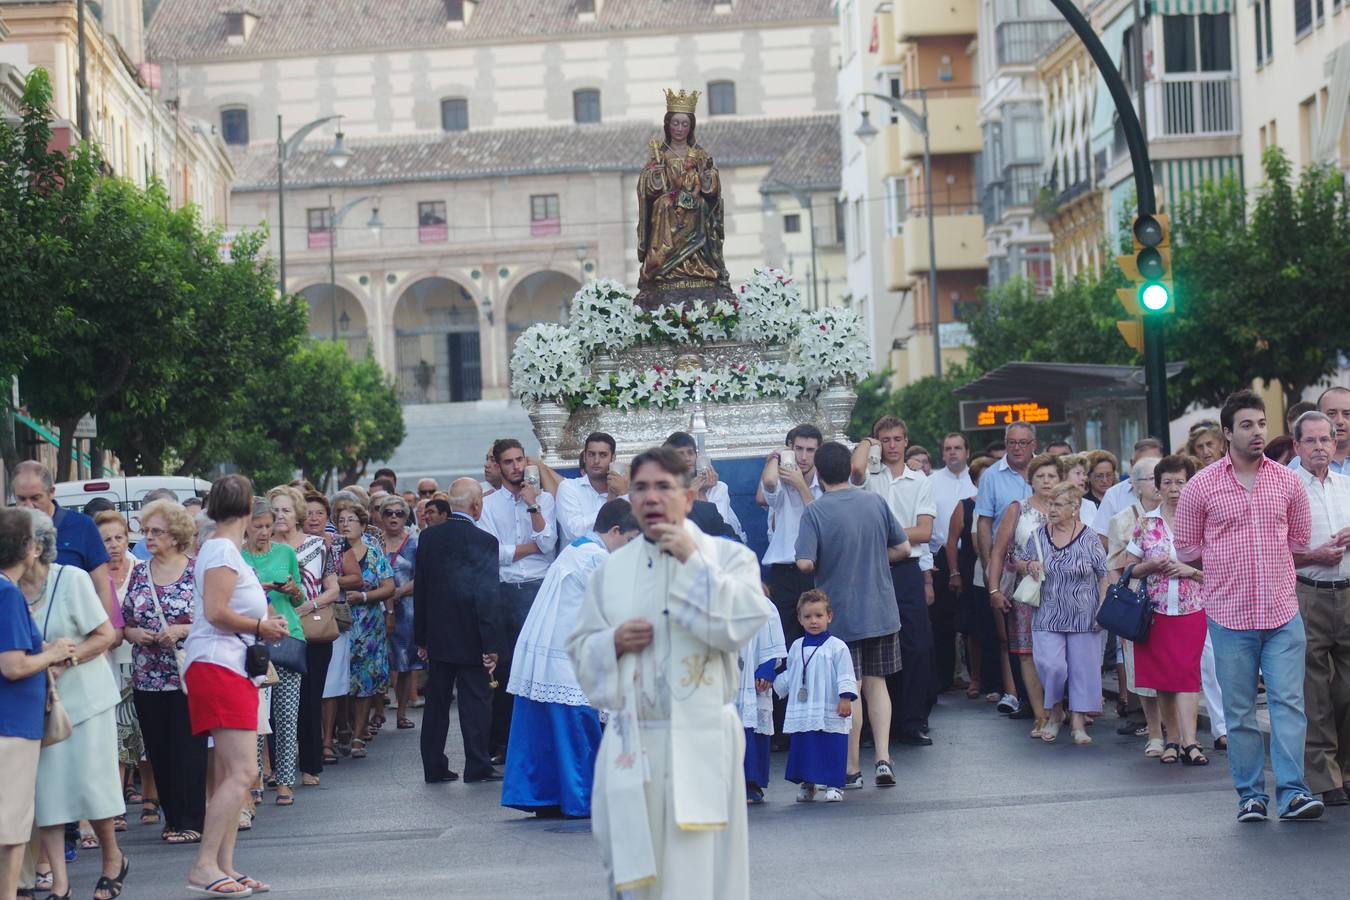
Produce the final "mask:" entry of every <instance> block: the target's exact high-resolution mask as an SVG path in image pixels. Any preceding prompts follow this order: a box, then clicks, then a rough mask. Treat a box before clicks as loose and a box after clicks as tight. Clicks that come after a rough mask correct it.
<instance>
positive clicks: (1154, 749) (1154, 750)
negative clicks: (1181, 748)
mask: <svg viewBox="0 0 1350 900" xmlns="http://www.w3.org/2000/svg"><path fill="white" fill-rule="evenodd" d="M1164 746H1165V745H1164V744H1163V742H1162V738H1149V742H1148V743H1147V744H1145V745H1144V755H1145V756H1147V757H1149V758H1150V759H1157V758H1158V757H1159V756H1162V752H1163V747H1164Z"/></svg>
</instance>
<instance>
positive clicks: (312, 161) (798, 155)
mask: <svg viewBox="0 0 1350 900" xmlns="http://www.w3.org/2000/svg"><path fill="white" fill-rule="evenodd" d="M659 134H660V128H659V126H653V125H650V124H647V123H645V122H619V123H615V124H612V125H603V124H602V125H555V126H545V127H539V128H503V129H497V130H491V129H488V130H483V131H461V132H450V133H447V134H435V135H409V136H405V137H370V138H358V139H351V140H349V141H348V147H349V149H350V150H351V151H352V158H351V160H350V161H349V162H348V163H347V165H346V166H345V167H344V168H342V169H337V168H335V167H334V166H332V165H331V164H330V163H329V162H328V161H327V160H326V159H325V156H324V154H325V153H326V152H327V149H328V146H329V145H328V144H325V143H320V142H311V143H308V144H306V145H304V147H302V148H301V149H300V150H299V151H298V152H296V153H295V155H294V156H293V157H292V158H291V159H290V161H289V162H287V164H286V186H287V187H297V188H305V187H327V186H334V187H337V186H356V185H381V184H397V183H400V182H409V181H459V180H465V179H472V178H491V177H498V176H503V175H543V174H551V173H562V172H636V171H638V170H639V169H640V168H642V165H643V163H644V162H645V161H646V158H647V153H648V150H647V146H648V144H649V142H650V141H651V139H652V138H653V137H654V136H658V135H659ZM696 136H697V138H698V142H699V143H700V144H701V145H702V146H703V147H704V148H705V149H706V150H707V151H708V153H709V154H711V155H712V157H713V160H714V161H715V162H716V163H717V165H718V166H721V167H724V168H731V167H735V166H748V165H761V166H763V165H767V166H770V167H771V168H770V172H771V173H772V174H771V177H772V178H774V179H776V180H779V181H787V182H788V183H789V184H791V185H792V186H794V187H796V186H800V187H811V188H815V189H831V188H835V187H838V185H839V117H838V116H837V115H834V114H833V113H828V114H818V115H810V116H794V117H791V118H753V119H734V118H717V119H711V120H709V121H707V122H706V123H705V122H700V123H699V124H698V130H697V135H696ZM235 167H236V170H237V173H238V174H237V176H236V179H235V183H234V188H233V189H234V190H235V191H238V192H252V191H271V190H275V189H276V167H277V158H276V151H275V150H274V149H273V148H271V147H266V146H255V147H253V148H250V149H249V150H247V151H245V152H244V153H241V154H240V155H239V156H238V157H237V158H236V159H235ZM765 189H766V190H773V189H774V188H773V187H772V186H769V185H767V184H766V187H765Z"/></svg>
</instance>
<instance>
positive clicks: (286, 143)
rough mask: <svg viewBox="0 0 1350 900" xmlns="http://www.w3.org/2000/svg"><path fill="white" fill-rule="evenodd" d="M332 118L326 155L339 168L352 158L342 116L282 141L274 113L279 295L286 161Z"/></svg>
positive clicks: (282, 275)
mask: <svg viewBox="0 0 1350 900" xmlns="http://www.w3.org/2000/svg"><path fill="white" fill-rule="evenodd" d="M334 119H336V120H338V123H339V128H338V132H337V136H336V137H335V139H334V141H333V146H332V148H330V149H329V151H328V154H327V156H328V160H329V162H331V163H332V164H333V165H334V166H336V167H337V168H339V169H341V168H342V167H344V166H345V165H347V161H348V160H349V159H351V158H352V155H351V153H350V152H348V150H347V142H346V140H345V139H344V136H343V134H342V129H341V121H342V116H324V117H323V118H321V119H315V120H314V121H313V122H310V123H309V124H308V125H306V126H304V127H303V128H301V129H300V130H299V131H297V132H296V133H295V134H293V135H291V136H290V137H289V138H284V137H282V134H283V132H282V126H281V114H280V113H278V114H277V267H278V270H279V271H278V273H277V274H278V275H280V278H281V293H283V294H285V293H286V160H288V159H290V157H291V154H292V153H294V152H295V151H296V148H298V147H299V146H300V144H301V142H303V141H304V139H305V138H307V137H309V134H310V132H311V131H313V130H314V129H316V128H319V127H320V126H322V125H326V124H327V123H329V122H332V121H333V120H334Z"/></svg>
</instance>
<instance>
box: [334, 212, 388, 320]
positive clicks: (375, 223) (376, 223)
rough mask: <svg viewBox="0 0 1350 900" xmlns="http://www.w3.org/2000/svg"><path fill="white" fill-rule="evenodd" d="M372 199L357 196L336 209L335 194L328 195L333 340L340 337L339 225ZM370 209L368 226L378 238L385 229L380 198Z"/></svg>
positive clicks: (344, 314)
mask: <svg viewBox="0 0 1350 900" xmlns="http://www.w3.org/2000/svg"><path fill="white" fill-rule="evenodd" d="M370 199H371V197H370V196H369V195H367V196H364V197H357V198H356V199H355V200H353V201H351V202H350V203H348V204H347V205H345V206H343V207H342V209H338V210H335V209H334V208H333V195H332V194H329V195H328V300H329V304H330V306H331V309H330V312H331V313H332V319H333V340H337V339H338V312H337V253H336V247H337V227H338V224H339V223H340V222H341V221H342V217H343V216H345V215H347V213H349V212H351V211H352V210H353V209H355V208H356V207H357V206H360V205H361V204H362V203H365V202H366V201H367V200H370ZM370 209H371V212H370V219H369V220H368V221H367V222H366V227H367V228H369V229H370V230H371V233H372V234H374V235H375V237H377V238H378V237H379V236H380V232H381V231H382V230H383V229H384V222H383V221H382V220H381V219H380V206H379V198H375V200H374V202H373V203H371V206H370ZM342 315H343V317H344V318H346V315H347V314H346V313H345V312H344V313H343V314H342Z"/></svg>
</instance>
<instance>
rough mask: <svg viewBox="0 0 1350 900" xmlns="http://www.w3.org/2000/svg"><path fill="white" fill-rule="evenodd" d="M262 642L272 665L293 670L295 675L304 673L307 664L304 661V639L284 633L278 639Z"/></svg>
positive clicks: (306, 669)
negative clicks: (282, 636)
mask: <svg viewBox="0 0 1350 900" xmlns="http://www.w3.org/2000/svg"><path fill="white" fill-rule="evenodd" d="M264 643H265V644H266V646H267V653H268V655H269V656H270V657H271V660H272V665H274V666H277V667H279V668H282V669H286V670H287V671H290V672H295V673H296V674H297V675H304V674H306V672H307V671H308V669H309V664H308V663H307V662H306V652H305V651H306V646H305V642H304V641H302V640H300V639H299V638H293V637H291V636H290V635H286V636H285V637H284V638H281V639H279V640H275V641H266V642H264Z"/></svg>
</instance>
